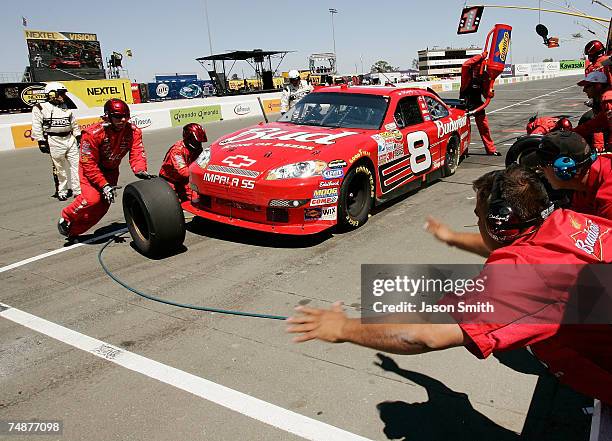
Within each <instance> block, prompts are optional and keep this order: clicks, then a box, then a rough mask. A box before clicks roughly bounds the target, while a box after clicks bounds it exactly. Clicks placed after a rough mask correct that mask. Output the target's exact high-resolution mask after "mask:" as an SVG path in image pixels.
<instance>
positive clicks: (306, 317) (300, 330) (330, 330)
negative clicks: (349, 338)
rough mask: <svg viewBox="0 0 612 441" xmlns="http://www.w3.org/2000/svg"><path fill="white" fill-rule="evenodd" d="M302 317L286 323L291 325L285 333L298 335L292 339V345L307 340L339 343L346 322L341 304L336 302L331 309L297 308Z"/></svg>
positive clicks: (290, 319) (289, 319) (295, 317)
mask: <svg viewBox="0 0 612 441" xmlns="http://www.w3.org/2000/svg"><path fill="white" fill-rule="evenodd" d="M295 310H296V311H298V312H301V313H302V315H298V316H293V317H289V318H288V319H287V323H291V325H290V326H289V327H288V328H287V332H289V333H292V334H300V335H298V336H296V337H294V339H293V342H294V343H302V342H305V341H309V340H323V341H327V342H330V343H341V342H342V341H343V340H342V338H343V337H342V335H343V334H342V331H343V328H344V325H345V324H346V322H347V321H348V318H347V316H346V314H345V313H344V311H343V308H342V302H336V303H334V304H333V305H332V307H331V309H316V308H308V307H305V306H299V307H297V308H295Z"/></svg>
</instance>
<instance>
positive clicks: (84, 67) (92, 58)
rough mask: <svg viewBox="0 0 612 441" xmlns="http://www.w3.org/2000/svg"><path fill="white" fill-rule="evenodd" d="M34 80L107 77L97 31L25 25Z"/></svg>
mask: <svg viewBox="0 0 612 441" xmlns="http://www.w3.org/2000/svg"><path fill="white" fill-rule="evenodd" d="M24 33H25V38H26V42H27V45H28V51H29V58H30V72H31V73H32V79H33V80H34V81H66V80H79V79H80V80H95V79H104V78H106V75H105V73H104V65H103V63H102V52H101V50H100V42H99V41H98V38H97V36H96V34H84V33H77V32H54V31H35V30H31V29H25V30H24Z"/></svg>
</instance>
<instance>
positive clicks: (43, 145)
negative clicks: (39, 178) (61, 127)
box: [38, 141, 51, 153]
mask: <svg viewBox="0 0 612 441" xmlns="http://www.w3.org/2000/svg"><path fill="white" fill-rule="evenodd" d="M38 149H39V150H40V151H41V152H42V153H51V149H49V143H48V142H47V141H38Z"/></svg>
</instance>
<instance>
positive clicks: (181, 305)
mask: <svg viewBox="0 0 612 441" xmlns="http://www.w3.org/2000/svg"><path fill="white" fill-rule="evenodd" d="M122 234H125V233H122ZM120 236H121V235H117V236H115V237H112V238H111V239H110V240H108V241H107V242H106V243H105V244H104V246H103V247H102V248H101V249H100V251H98V262H100V265H101V266H102V269H103V270H104V272H105V273H106V274H107V275H108V276H109V277H110V278H111V279H113V280H114V281H115V282H117V283H118V284H119V285H121V286H123V287H124V288H125V289H127V290H128V291H131V292H133V293H134V294H136V295H139V296H140V297H144V298H145V299H148V300H152V301H154V302H159V303H164V304H166V305H171V306H177V307H179V308H186V309H193V310H196V311H205V312H214V313H217V314H228V315H237V316H241V317H254V318H263V319H269V320H287V318H288V317H285V316H282V315H271V314H259V313H256V312H246V311H235V310H232V309H220V308H209V307H206V306H197V305H190V304H186V303H178V302H173V301H172V300H166V299H162V298H159V297H155V296H152V295H150V294H146V293H144V292H142V291H139V290H137V289H136V288H132V287H131V286H130V285H128V284H127V283H125V282H124V281H123V280H121V279H120V278H119V277H117V276H116V275H115V274H113V272H112V271H111V270H109V269H108V267H107V266H106V265H105V264H104V260H102V253H103V252H104V250H105V249H106V247H108V246H109V245H110V244H111V243H113V242H114V241H115V239H116V238H117V237H120Z"/></svg>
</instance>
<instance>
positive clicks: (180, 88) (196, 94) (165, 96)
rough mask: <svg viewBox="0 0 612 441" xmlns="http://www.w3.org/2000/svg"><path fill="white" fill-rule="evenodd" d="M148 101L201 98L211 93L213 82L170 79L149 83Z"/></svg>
mask: <svg viewBox="0 0 612 441" xmlns="http://www.w3.org/2000/svg"><path fill="white" fill-rule="evenodd" d="M148 90H149V101H161V100H179V99H185V98H203V97H206V96H210V95H212V94H213V90H214V88H213V82H212V81H209V80H194V81H170V82H163V83H149V84H148Z"/></svg>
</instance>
